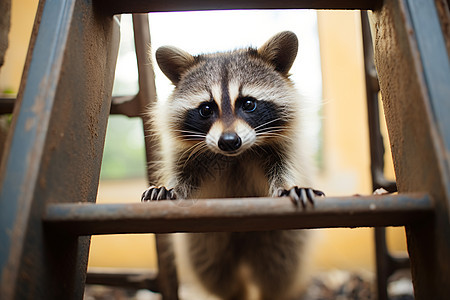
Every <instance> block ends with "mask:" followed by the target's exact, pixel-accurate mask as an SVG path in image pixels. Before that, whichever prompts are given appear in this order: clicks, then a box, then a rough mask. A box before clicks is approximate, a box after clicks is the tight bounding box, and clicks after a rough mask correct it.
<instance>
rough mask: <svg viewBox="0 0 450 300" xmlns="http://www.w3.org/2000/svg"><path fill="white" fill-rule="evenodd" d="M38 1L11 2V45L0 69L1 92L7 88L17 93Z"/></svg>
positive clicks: (16, 0) (22, 0)
mask: <svg viewBox="0 0 450 300" xmlns="http://www.w3.org/2000/svg"><path fill="white" fill-rule="evenodd" d="M38 3H39V1H38V0H13V1H12V3H11V29H10V32H9V47H8V49H7V50H6V55H5V64H4V65H3V67H2V68H1V69H0V94H1V93H2V92H3V91H5V90H10V91H13V92H14V93H17V91H18V89H19V84H20V79H21V76H22V69H23V65H24V63H25V57H26V54H27V50H28V43H29V40H30V36H31V29H32V28H33V23H34V15H35V13H36V9H37V6H38Z"/></svg>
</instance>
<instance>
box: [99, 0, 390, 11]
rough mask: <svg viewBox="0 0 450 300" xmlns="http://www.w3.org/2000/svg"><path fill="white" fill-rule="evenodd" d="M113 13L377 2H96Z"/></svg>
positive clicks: (370, 2)
mask: <svg viewBox="0 0 450 300" xmlns="http://www.w3.org/2000/svg"><path fill="white" fill-rule="evenodd" d="M97 2H99V4H101V5H103V6H104V8H105V9H107V10H109V11H110V12H111V13H115V14H119V13H146V12H162V11H189V10H217V9H222V10H223V9H281V8H288V9H289V8H309V9H374V8H376V7H378V6H379V3H380V2H381V1H378V0H297V1H290V0H279V1H271V0H249V1H241V0H228V1H211V0H172V1H158V0H132V1H124V0H97Z"/></svg>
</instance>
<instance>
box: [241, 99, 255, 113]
mask: <svg viewBox="0 0 450 300" xmlns="http://www.w3.org/2000/svg"><path fill="white" fill-rule="evenodd" d="M242 109H243V110H244V111H246V112H252V111H254V110H255V109H256V99H254V98H244V101H243V102H242Z"/></svg>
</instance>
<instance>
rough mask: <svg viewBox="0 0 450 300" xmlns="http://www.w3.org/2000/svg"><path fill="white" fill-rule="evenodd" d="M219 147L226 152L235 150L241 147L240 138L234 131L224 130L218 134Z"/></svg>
mask: <svg viewBox="0 0 450 300" xmlns="http://www.w3.org/2000/svg"><path fill="white" fill-rule="evenodd" d="M218 145H219V148H220V149H221V150H223V151H226V152H231V151H236V150H237V149H239V147H241V145H242V140H241V138H240V137H239V136H238V135H237V134H236V133H234V132H225V133H223V134H222V135H221V136H220V139H219V142H218Z"/></svg>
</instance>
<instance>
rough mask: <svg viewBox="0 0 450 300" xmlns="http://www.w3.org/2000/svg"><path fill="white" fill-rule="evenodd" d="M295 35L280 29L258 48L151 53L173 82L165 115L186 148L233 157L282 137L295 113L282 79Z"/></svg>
mask: <svg viewBox="0 0 450 300" xmlns="http://www.w3.org/2000/svg"><path fill="white" fill-rule="evenodd" d="M297 44H298V42H297V38H296V36H295V35H294V34H293V33H291V32H282V33H280V34H278V35H276V36H275V37H273V38H272V39H271V40H269V41H268V42H266V44H264V45H263V46H262V47H261V48H259V49H258V50H255V49H248V50H237V51H233V52H228V53H217V54H210V55H201V56H197V57H193V56H191V55H190V54H188V53H186V52H184V51H183V50H180V49H178V48H173V47H162V48H159V49H158V51H157V53H156V58H157V61H158V64H159V66H160V68H161V69H162V71H163V72H164V73H165V74H166V76H167V77H169V79H171V80H172V82H173V83H174V84H175V86H176V88H175V90H174V93H173V95H172V97H171V99H169V103H168V104H167V109H168V110H169V111H168V112H167V117H168V118H169V124H170V126H171V129H172V130H173V131H174V134H175V136H176V137H177V138H178V139H180V141H181V142H182V143H184V144H185V145H186V146H185V148H186V149H187V150H186V151H192V152H196V151H205V150H209V151H212V152H214V153H220V154H223V155H226V156H237V155H240V154H242V153H243V152H245V151H246V150H248V149H250V148H253V147H257V146H260V145H265V144H267V143H271V142H282V141H283V139H287V135H286V131H288V130H292V128H289V127H290V126H289V125H290V123H292V120H293V119H294V118H295V117H296V116H295V115H294V113H295V112H296V108H295V106H296V105H297V103H296V100H297V99H296V94H295V91H294V89H293V87H292V84H291V82H290V81H289V79H288V76H287V72H288V71H289V69H290V67H291V65H292V63H293V61H294V59H295V56H296V54H297Z"/></svg>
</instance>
